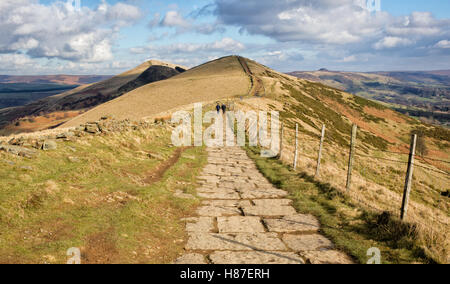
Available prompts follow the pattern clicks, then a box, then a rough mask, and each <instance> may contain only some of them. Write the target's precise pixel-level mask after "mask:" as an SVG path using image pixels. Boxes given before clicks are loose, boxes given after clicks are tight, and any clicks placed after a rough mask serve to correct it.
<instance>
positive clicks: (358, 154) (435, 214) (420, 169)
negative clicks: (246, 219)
mask: <svg viewBox="0 0 450 284" xmlns="http://www.w3.org/2000/svg"><path fill="white" fill-rule="evenodd" d="M315 131H320V130H319V129H315ZM283 132H284V134H285V136H286V137H283V139H282V141H286V142H285V143H286V145H283V146H282V149H283V151H284V153H281V155H280V157H282V158H284V159H283V160H291V159H292V161H293V160H294V157H292V156H293V155H294V156H295V152H296V151H295V149H289V148H290V147H291V146H290V145H294V144H295V130H294V129H290V128H287V127H284V129H283ZM321 138H322V137H321V135H316V134H313V133H312V132H311V131H305V133H298V139H299V143H298V145H299V146H298V147H299V149H297V152H298V158H297V160H298V163H299V164H300V167H299V168H300V169H301V170H305V171H306V172H308V171H309V173H313V170H314V169H313V168H314V162H315V164H316V165H317V164H318V162H317V160H318V157H319V154H318V151H319V148H320V140H321ZM348 140H350V139H348V138H347V141H348ZM356 141H358V139H356ZM305 142H307V143H305ZM323 144H324V145H323V150H322V151H323V152H322V159H321V161H322V164H326V165H328V167H326V168H325V171H326V170H327V169H328V172H325V173H321V174H320V175H319V176H317V175H316V178H317V179H318V180H319V181H321V182H322V181H324V182H328V183H330V184H332V185H333V186H334V187H335V188H336V189H338V190H340V191H344V192H346V194H347V195H348V196H349V197H350V198H351V199H352V200H354V201H355V202H357V203H358V204H360V205H361V206H363V207H365V208H366V209H369V210H372V211H375V212H386V211H387V212H390V213H391V214H392V215H394V216H399V217H402V214H401V212H402V211H401V210H402V208H403V205H404V204H403V203H404V198H405V194H408V199H409V198H410V199H411V201H412V202H410V203H409V206H408V208H409V210H408V212H407V214H408V215H407V216H408V217H409V218H408V220H409V221H412V222H415V223H418V224H420V225H422V226H425V227H429V226H432V224H435V223H439V224H441V225H444V226H447V229H448V226H449V223H448V216H450V211H449V208H450V205H449V198H448V192H449V188H448V187H449V184H450V173H449V172H448V170H447V169H448V168H449V167H450V166H449V164H450V161H449V160H445V159H440V158H439V157H432V156H420V155H419V156H415V162H414V163H413V169H414V171H413V174H412V179H411V180H410V182H411V185H410V187H411V190H410V192H411V193H410V196H409V193H407V192H406V190H405V188H406V187H407V185H405V180H406V181H408V179H407V173H408V167H409V166H410V161H409V160H410V159H409V158H410V154H411V153H410V152H408V150H410V149H408V150H406V149H405V151H404V152H402V151H395V150H394V151H392V150H386V149H379V148H376V147H373V146H371V147H366V145H364V146H362V145H360V144H358V142H356V145H355V148H354V153H353V154H354V158H353V159H354V160H353V163H354V165H353V167H352V168H351V169H349V166H348V164H346V159H347V160H348V159H349V152H350V150H349V152H347V153H342V151H339V150H337V149H340V148H341V147H340V143H339V142H338V141H336V140H334V139H333V138H332V137H329V136H328V137H327V136H326V134H325V137H324V140H323ZM349 147H351V145H350V143H349ZM291 148H292V147H291ZM349 149H350V148H349ZM339 156H340V158H341V159H339ZM302 163H303V164H302ZM330 168H331V170H330ZM349 171H350V177H352V176H353V178H352V179H351V181H350V182H351V184H350V190H348V191H347V190H346V189H345V183H346V182H348V177H349ZM345 173H346V174H345ZM407 205H408V204H407ZM405 211H406V210H405ZM405 213H406V212H405Z"/></svg>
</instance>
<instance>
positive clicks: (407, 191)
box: [400, 134, 417, 220]
mask: <svg viewBox="0 0 450 284" xmlns="http://www.w3.org/2000/svg"><path fill="white" fill-rule="evenodd" d="M416 145H417V135H416V134H415V135H413V136H412V138H411V148H410V149H409V161H408V171H407V172H406V181H405V189H404V192H403V201H402V209H401V213H400V219H402V220H404V219H405V217H406V213H407V212H408V203H409V195H410V193H411V184H412V177H413V171H414V159H415V155H416Z"/></svg>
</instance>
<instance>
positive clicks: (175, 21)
mask: <svg viewBox="0 0 450 284" xmlns="http://www.w3.org/2000/svg"><path fill="white" fill-rule="evenodd" d="M161 26H163V27H181V28H189V27H190V26H191V24H190V23H189V22H188V21H187V20H185V19H184V18H183V16H182V15H181V14H180V13H179V12H178V11H169V12H167V13H166V15H165V16H164V18H163V19H162V21H161Z"/></svg>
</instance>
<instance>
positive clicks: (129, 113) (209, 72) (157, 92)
mask: <svg viewBox="0 0 450 284" xmlns="http://www.w3.org/2000/svg"><path fill="white" fill-rule="evenodd" d="M249 88H250V80H249V77H248V76H247V74H246V73H245V72H244V70H243V69H242V67H241V65H240V63H239V61H238V59H237V57H236V56H230V57H225V58H220V59H218V60H215V61H211V62H208V63H205V64H203V65H200V66H198V67H195V68H193V69H190V70H188V71H186V72H184V73H182V74H179V75H177V76H174V77H172V78H170V79H168V80H164V81H160V82H155V83H152V84H148V85H144V86H142V87H140V88H138V89H135V90H134V91H131V92H129V93H127V94H125V95H123V96H121V97H119V98H117V99H115V100H112V101H110V102H107V103H105V104H102V105H100V106H98V107H96V108H94V109H92V110H90V111H88V112H86V113H84V114H82V115H80V116H78V117H76V118H75V119H73V120H71V121H69V122H67V123H65V124H64V125H62V126H61V127H72V126H77V125H79V124H81V123H85V122H88V121H95V120H98V119H99V118H101V117H102V116H105V115H112V116H114V117H115V118H117V119H125V118H131V119H141V118H144V117H148V116H152V115H157V114H159V113H162V112H166V111H169V110H171V109H174V108H176V107H180V106H184V105H188V104H192V103H195V102H203V101H214V100H220V99H226V98H231V97H236V96H243V95H246V94H247V92H248V90H249Z"/></svg>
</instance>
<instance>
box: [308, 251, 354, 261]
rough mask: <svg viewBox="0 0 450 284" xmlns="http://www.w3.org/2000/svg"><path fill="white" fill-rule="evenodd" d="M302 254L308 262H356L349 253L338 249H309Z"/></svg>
mask: <svg viewBox="0 0 450 284" xmlns="http://www.w3.org/2000/svg"><path fill="white" fill-rule="evenodd" d="M301 256H302V257H303V258H305V260H306V263H308V264H354V262H353V260H352V259H351V258H350V257H349V256H348V255H346V254H345V253H343V252H340V251H337V250H325V251H307V252H302V253H301Z"/></svg>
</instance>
